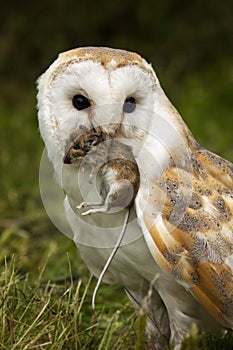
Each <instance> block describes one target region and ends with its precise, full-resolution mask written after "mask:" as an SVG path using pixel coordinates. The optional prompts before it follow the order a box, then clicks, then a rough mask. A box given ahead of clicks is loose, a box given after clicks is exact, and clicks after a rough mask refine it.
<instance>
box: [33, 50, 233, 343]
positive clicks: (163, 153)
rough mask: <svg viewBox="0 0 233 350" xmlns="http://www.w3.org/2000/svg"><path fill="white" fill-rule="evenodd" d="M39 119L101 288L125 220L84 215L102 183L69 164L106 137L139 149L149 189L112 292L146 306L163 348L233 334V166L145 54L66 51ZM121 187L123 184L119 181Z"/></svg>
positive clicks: (46, 78)
mask: <svg viewBox="0 0 233 350" xmlns="http://www.w3.org/2000/svg"><path fill="white" fill-rule="evenodd" d="M38 120H39V128H40V133H41V135H42V138H43V140H44V143H45V146H46V149H47V152H48V157H49V159H50V161H51V163H52V165H53V168H54V171H55V175H56V181H57V182H58V184H59V186H61V188H62V189H63V191H64V192H65V194H66V195H65V199H64V211H65V214H66V218H67V221H68V222H69V225H70V227H71V229H72V231H73V239H74V241H75V243H76V244H77V246H78V248H79V251H80V254H81V256H82V259H83V260H84V262H85V264H86V265H87V267H88V268H89V270H90V271H91V272H92V273H93V274H94V275H95V276H96V277H98V276H99V275H100V273H101V270H102V268H103V266H104V264H105V263H106V261H107V259H108V257H109V255H110V253H111V251H112V249H113V247H114V245H115V243H116V241H117V238H118V236H119V232H120V231H121V226H122V223H123V221H124V216H125V210H127V209H124V208H123V209H121V210H118V211H115V212H113V213H112V212H110V213H109V212H107V213H98V214H95V215H89V216H88V215H87V216H83V215H81V214H82V210H78V209H77V208H76V207H77V203H80V202H82V201H83V200H85V201H89V202H93V200H95V198H97V197H98V195H99V194H98V177H97V178H96V181H92V183H89V182H88V181H87V180H88V174H87V173H85V171H80V169H79V168H77V166H74V165H73V164H64V162H63V159H64V156H65V149H66V144H67V140H69V138H70V135H71V134H72V133H74V132H76V131H77V130H78V129H79V127H80V125H82V126H84V127H85V128H87V129H88V130H90V129H93V128H95V129H96V128H98V130H101V131H102V132H103V133H104V134H105V135H107V136H108V138H109V139H116V140H118V141H119V142H121V143H123V144H125V145H129V146H130V147H131V149H132V152H133V155H134V157H135V159H136V162H137V165H138V169H139V173H140V185H139V189H138V192H137V195H136V198H135V200H134V204H133V207H132V210H131V212H130V218H129V221H128V224H127V228H126V232H125V235H124V238H123V241H122V243H121V246H120V247H119V249H118V251H117V253H116V255H115V257H114V259H113V260H112V262H111V265H110V266H109V268H108V271H107V272H106V273H105V275H104V281H105V282H106V283H120V284H122V285H123V286H124V288H125V291H126V293H127V295H128V297H129V299H130V300H131V301H132V303H133V304H134V306H135V308H136V310H139V309H140V307H141V305H142V304H143V301H144V300H145V299H146V300H147V333H148V336H149V339H150V342H151V346H152V347H153V348H154V349H164V347H165V344H168V343H170V344H172V345H173V346H174V347H175V349H176V350H177V349H179V348H180V346H181V343H182V340H183V338H184V337H185V336H186V334H188V332H189V331H190V329H191V327H192V325H193V323H195V324H196V325H197V326H198V328H199V329H201V330H206V331H210V332H215V331H218V330H221V329H233V272H232V268H233V165H232V164H231V163H230V162H228V161H227V160H224V159H222V158H221V157H219V156H217V155H215V154H213V153H211V152H209V151H207V150H206V149H204V148H203V147H201V146H200V145H199V144H198V143H197V142H196V141H195V139H194V137H193V136H192V134H191V132H190V131H189V129H188V127H187V126H186V124H185V123H184V121H183V120H182V118H181V116H180V115H179V113H178V112H177V110H176V109H175V108H174V107H173V105H172V104H171V103H170V101H169V100H168V98H167V97H166V95H165V93H164V92H163V90H162V88H161V86H160V83H159V80H158V78H157V76H156V74H155V72H154V70H153V68H152V66H151V65H150V64H149V63H147V62H146V61H145V60H144V59H143V58H141V57H140V56H139V55H138V54H136V53H131V52H128V51H124V50H118V49H110V48H98V47H85V48H78V49H73V50H70V51H67V52H64V53H62V54H60V55H59V57H58V58H57V59H56V60H55V61H54V63H52V64H51V66H50V67H49V68H48V70H47V71H46V72H45V73H44V74H43V75H42V76H41V77H40V78H39V81H38ZM110 181H114V178H113V179H112V180H111V179H110Z"/></svg>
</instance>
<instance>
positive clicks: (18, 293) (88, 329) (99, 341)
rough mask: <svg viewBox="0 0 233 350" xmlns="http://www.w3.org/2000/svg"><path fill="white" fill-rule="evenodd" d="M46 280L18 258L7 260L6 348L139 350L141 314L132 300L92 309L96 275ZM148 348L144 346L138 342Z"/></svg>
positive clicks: (0, 338) (2, 294)
mask: <svg viewBox="0 0 233 350" xmlns="http://www.w3.org/2000/svg"><path fill="white" fill-rule="evenodd" d="M67 262H68V264H67V267H68V269H69V270H70V280H67V281H65V280H64V281H63V282H62V283H61V282H60V283H59V282H57V283H55V282H52V281H50V280H47V281H45V280H44V276H43V275H44V272H45V269H46V268H45V267H44V268H43V269H42V270H41V272H40V274H39V276H38V279H37V280H34V281H31V280H30V276H29V275H21V274H20V273H19V272H17V271H15V266H16V262H15V259H11V260H10V261H9V262H6V263H5V267H4V270H3V271H2V274H1V281H0V299H1V309H0V319H1V333H0V345H1V349H11V350H14V349H56V350H59V349H72V350H75V349H98V350H101V349H106V350H107V349H123V348H128V349H134V348H135V347H134V344H135V339H136V337H137V327H136V317H135V315H134V314H133V313H132V307H131V305H130V304H129V303H126V304H122V303H121V302H115V303H114V305H111V306H109V307H108V308H106V309H105V308H103V307H102V306H101V307H100V308H99V307H98V305H97V309H96V310H95V311H94V312H93V311H92V310H91V292H92V290H93V283H92V279H91V277H90V278H89V279H88V281H86V283H84V282H83V281H82V279H78V280H73V278H72V272H71V266H70V263H69V260H68V259H67ZM126 325H127V327H126ZM138 349H143V347H138Z"/></svg>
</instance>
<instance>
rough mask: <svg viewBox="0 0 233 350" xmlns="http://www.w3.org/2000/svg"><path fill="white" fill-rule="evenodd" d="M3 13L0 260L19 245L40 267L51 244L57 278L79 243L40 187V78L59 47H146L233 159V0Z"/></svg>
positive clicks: (207, 137)
mask: <svg viewBox="0 0 233 350" xmlns="http://www.w3.org/2000/svg"><path fill="white" fill-rule="evenodd" d="M0 12H1V13H0V19H1V20H0V27H1V31H0V33H1V34H0V35H1V38H0V39H1V40H0V79H1V80H0V81H1V84H0V90H1V91H0V144H1V149H0V150H1V152H0V164H1V165H0V166H1V173H0V191H1V192H0V230H1V235H0V262H3V261H4V256H7V257H9V256H10V255H11V254H12V253H15V254H16V256H17V259H18V266H20V267H21V269H22V270H23V271H32V273H33V272H36V271H37V269H38V266H40V265H41V264H42V262H41V260H43V259H45V257H46V255H47V254H48V253H49V252H50V254H51V255H52V256H53V257H52V258H51V263H50V265H49V266H50V268H49V269H48V272H47V274H48V275H49V277H50V274H51V276H56V278H59V277H60V276H62V275H63V274H65V273H66V271H63V270H64V267H63V264H61V261H62V259H63V256H65V251H66V250H67V249H68V250H69V251H72V249H73V246H72V243H71V242H70V241H69V240H68V239H66V238H65V237H64V236H63V235H61V234H60V233H59V232H58V231H57V230H56V228H54V227H53V225H52V224H51V223H50V221H49V219H48V218H47V215H46V213H45V211H44V209H43V206H42V203H41V200H40V193H39V188H38V168H39V162H40V157H41V153H42V150H43V144H42V141H41V139H40V135H39V132H38V126H37V119H36V79H37V78H38V76H39V75H40V74H41V73H42V72H44V71H45V69H46V68H47V67H48V66H49V65H50V64H51V62H52V61H53V60H54V59H55V58H56V56H57V54H58V53H59V52H61V51H65V50H68V49H71V48H75V47H79V46H87V45H88V46H89V45H97V46H110V47H116V48H124V49H127V50H131V51H136V52H138V53H140V54H141V55H142V56H143V57H145V58H146V59H147V60H148V61H150V62H151V63H152V64H153V66H154V68H155V70H156V72H157V74H158V76H159V79H160V81H161V84H162V86H163V88H164V90H165V91H166V93H167V95H168V97H169V98H170V99H171V100H172V102H173V103H174V105H175V106H176V108H177V109H178V110H179V111H180V112H181V114H182V116H183V118H184V119H185V121H186V122H187V124H188V125H189V127H190V128H191V130H192V132H193V133H194V135H195V136H196V138H197V139H198V141H199V142H200V143H201V144H202V145H203V146H206V147H207V148H209V149H210V150H212V151H214V152H217V153H219V154H221V155H222V156H224V157H226V158H227V159H229V160H231V161H233V138H232V123H233V116H232V113H233V98H232V92H233V60H232V53H233V3H232V1H231V0H224V1H203V0H197V1H184V0H180V1H172V0H166V1H162V0H161V1H153V0H135V1H133V0H124V1H120V0H114V1H104V0H99V1H94V0H86V1H74V0H68V1H67V0H56V1H55V0H50V1H48V0H41V1H36V2H33V1H28V0H26V1H12V0H8V1H4V2H2V3H1V11H0ZM74 254H75V253H74ZM78 265H79V266H77V269H79V272H80V269H81V267H80V264H78Z"/></svg>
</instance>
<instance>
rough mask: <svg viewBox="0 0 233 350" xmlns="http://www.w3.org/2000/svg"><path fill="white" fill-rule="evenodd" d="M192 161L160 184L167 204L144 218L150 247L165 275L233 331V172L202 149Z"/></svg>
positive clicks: (169, 172)
mask: <svg viewBox="0 0 233 350" xmlns="http://www.w3.org/2000/svg"><path fill="white" fill-rule="evenodd" d="M190 161H191V167H189V168H187V169H181V168H179V169H178V168H177V167H170V168H169V169H168V170H167V171H165V172H164V174H163V175H162V177H161V178H160V179H159V181H156V184H155V185H156V186H157V188H158V189H159V190H160V191H162V192H163V193H164V198H165V199H164V202H163V208H162V210H161V211H160V212H159V213H158V214H157V215H156V216H154V215H152V214H150V211H144V213H143V221H144V225H145V227H146V229H147V232H148V233H149V239H147V243H148V246H149V248H150V251H151V253H152V255H153V257H154V259H155V261H156V262H157V263H158V265H159V266H160V267H161V269H162V270H163V271H165V272H166V273H167V274H169V275H171V276H173V277H174V279H176V281H177V282H178V283H180V284H182V285H183V286H184V288H186V289H187V290H189V291H190V293H192V294H193V295H194V296H195V298H196V299H197V300H198V301H199V302H200V303H201V304H202V305H203V306H204V308H205V309H206V310H207V311H208V312H209V313H210V314H211V315H212V316H213V317H214V318H215V319H216V320H217V321H218V322H219V323H220V324H221V325H222V326H223V327H226V328H231V329H233V166H232V164H231V163H229V162H227V161H225V160H223V159H222V158H220V157H218V156H216V155H214V154H212V153H210V152H208V151H206V150H204V149H201V148H199V149H198V150H196V152H194V153H193V157H192V159H191V160H190ZM184 179H189V180H188V181H185V180H184ZM150 200H151V203H150V205H151V206H152V205H153V204H152V201H153V196H152V199H150Z"/></svg>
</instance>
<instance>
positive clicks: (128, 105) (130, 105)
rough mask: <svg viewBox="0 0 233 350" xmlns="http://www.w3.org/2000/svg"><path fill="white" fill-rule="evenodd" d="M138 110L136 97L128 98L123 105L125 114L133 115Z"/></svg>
mask: <svg viewBox="0 0 233 350" xmlns="http://www.w3.org/2000/svg"><path fill="white" fill-rule="evenodd" d="M135 108H136V101H135V98H134V97H127V99H126V100H125V102H124V105H123V111H124V112H125V113H132V112H133V111H134V110H135Z"/></svg>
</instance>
